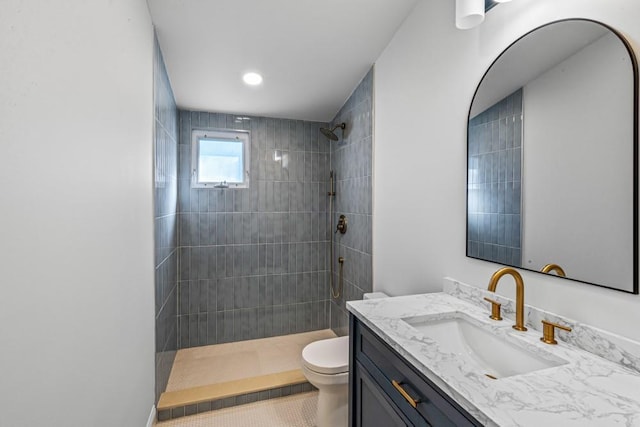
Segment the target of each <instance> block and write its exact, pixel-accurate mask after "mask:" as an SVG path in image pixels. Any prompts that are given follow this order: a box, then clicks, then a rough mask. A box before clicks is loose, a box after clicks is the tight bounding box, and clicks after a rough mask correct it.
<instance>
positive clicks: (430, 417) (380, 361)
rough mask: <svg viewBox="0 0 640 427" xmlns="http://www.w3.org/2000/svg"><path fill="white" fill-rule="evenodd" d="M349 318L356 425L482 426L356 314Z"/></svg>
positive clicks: (351, 410) (351, 415) (352, 409)
mask: <svg viewBox="0 0 640 427" xmlns="http://www.w3.org/2000/svg"><path fill="white" fill-rule="evenodd" d="M349 320H350V344H349V345H350V348H349V362H350V366H351V370H350V373H349V425H350V426H351V427H387V426H389V427H391V426H434V427H457V426H481V425H482V424H480V423H479V422H478V421H477V420H476V419H474V418H473V417H472V416H471V415H470V414H469V413H468V412H466V411H465V410H464V409H463V408H462V407H460V405H458V404H457V403H456V402H454V401H453V400H452V399H451V398H450V397H449V396H447V394H446V393H444V392H443V391H442V390H440V389H439V388H438V387H437V386H436V385H435V384H433V383H432V382H431V381H430V380H428V379H427V378H425V377H424V375H422V374H421V373H420V372H418V371H417V370H416V369H415V368H414V367H413V366H411V364H410V363H408V362H407V361H406V360H405V359H404V358H403V357H402V356H400V355H399V354H398V353H397V352H396V351H395V350H393V349H392V348H391V347H389V345H388V344H386V343H385V342H383V341H382V340H381V339H380V338H379V337H378V336H377V335H376V334H374V333H373V332H372V331H371V330H370V329H369V328H368V327H366V326H365V325H364V324H362V323H361V322H360V321H359V320H358V319H357V318H356V317H355V316H353V315H350V316H349ZM394 383H395V384H394ZM412 402H413V403H415V407H414V406H413V405H412Z"/></svg>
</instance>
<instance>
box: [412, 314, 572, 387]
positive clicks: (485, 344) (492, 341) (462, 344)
mask: <svg viewBox="0 0 640 427" xmlns="http://www.w3.org/2000/svg"><path fill="white" fill-rule="evenodd" d="M402 320H403V321H405V322H406V323H408V324H409V325H411V326H412V327H413V328H415V329H417V330H418V331H419V332H421V333H422V334H423V335H424V336H425V337H427V338H430V339H432V340H433V341H435V342H436V343H437V344H438V346H439V347H440V350H441V351H442V352H446V353H454V354H456V355H457V356H458V358H459V359H460V361H461V362H466V365H467V366H470V367H471V368H472V369H477V372H478V374H481V375H482V374H484V375H486V376H488V377H489V378H493V379H500V378H505V377H510V376H513V375H519V374H525V373H527V372H533V371H537V370H540V369H546V368H552V367H554V366H560V365H564V364H565V363H568V362H567V361H566V360H562V359H560V358H557V357H555V356H553V355H551V354H539V353H536V352H533V351H531V350H529V349H526V348H523V347H521V346H519V345H517V344H516V343H514V342H510V340H509V337H508V336H506V334H505V336H498V335H496V334H494V332H492V330H491V329H489V328H486V329H485V328H483V327H481V326H478V325H476V324H474V323H471V321H469V320H468V319H467V318H466V317H465V316H464V315H463V314H462V313H456V316H455V317H452V318H448V319H440V320H433V319H429V318H426V317H424V316H417V317H408V318H404V319H402ZM511 341H512V340H511Z"/></svg>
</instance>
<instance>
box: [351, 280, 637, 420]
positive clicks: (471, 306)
mask: <svg viewBox="0 0 640 427" xmlns="http://www.w3.org/2000/svg"><path fill="white" fill-rule="evenodd" d="M486 294H487V291H485V290H483V289H479V288H475V287H471V286H469V285H465V284H461V283H459V282H455V281H453V280H450V279H445V292H441V293H434V294H424V295H411V296H403V297H395V298H387V299H380V300H366V301H353V302H349V303H347V308H348V310H349V311H350V317H351V324H350V326H351V335H350V336H351V342H350V345H351V349H350V363H351V370H350V383H349V384H350V402H349V403H350V414H349V418H350V425H351V426H354V427H356V426H357V427H368V426H380V425H385V426H404V425H416V426H429V425H433V426H481V425H482V426H541V425H548V426H563V427H570V426H576V427H577V426H580V427H585V426H613V425H625V426H636V425H637V426H640V394H639V393H638V390H640V343H635V342H632V341H629V340H626V339H624V338H622V337H618V336H616V335H614V334H608V333H606V332H602V331H599V330H597V329H595V328H592V327H590V326H588V325H582V324H579V323H577V322H574V321H572V320H570V319H563V318H561V317H559V316H557V315H554V314H553V313H548V312H544V311H541V310H538V309H536V308H534V307H530V306H526V310H527V316H526V319H527V327H528V328H529V330H528V331H525V332H522V331H516V330H513V329H512V327H511V326H512V324H513V323H514V321H513V316H512V315H513V313H514V304H513V301H510V300H508V299H507V298H503V297H499V296H495V297H496V298H499V299H500V301H501V302H502V304H503V309H504V314H505V318H504V319H503V320H502V321H494V320H491V319H489V317H488V315H489V310H490V307H489V305H488V304H487V303H486V302H484V301H483V296H485V295H486ZM542 319H546V320H549V321H553V322H560V323H563V324H565V325H570V326H571V327H572V328H573V332H568V333H567V332H563V331H559V332H558V340H559V344H558V345H548V344H544V343H542V342H541V341H540V337H541V336H542V333H541V330H542V325H541V324H540V326H538V325H537V323H540V321H541V320H542ZM458 334H461V335H460V336H458ZM457 345H460V346H458V347H456V346H457ZM465 346H466V348H465ZM594 353H595V354H594Z"/></svg>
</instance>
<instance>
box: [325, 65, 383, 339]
mask: <svg viewBox="0 0 640 427" xmlns="http://www.w3.org/2000/svg"><path fill="white" fill-rule="evenodd" d="M373 74H374V71H373V68H371V70H369V72H368V73H367V75H366V76H365V77H364V78H363V79H362V81H361V82H360V83H359V85H358V87H357V88H356V89H355V90H354V91H353V93H352V94H351V96H350V97H349V99H348V100H347V102H346V103H345V104H344V105H343V106H342V108H341V109H340V111H339V112H338V114H337V115H336V117H335V118H334V119H333V121H332V126H335V125H336V124H339V123H342V122H345V123H346V129H345V130H344V132H343V133H342V135H341V134H340V131H339V130H338V136H341V138H340V140H339V141H337V142H334V143H332V145H331V167H332V169H333V171H334V172H335V174H336V197H335V210H334V219H333V223H334V227H335V224H337V221H338V217H339V216H340V215H346V216H347V221H348V228H347V233H346V234H340V233H337V234H335V235H334V236H335V240H334V249H335V250H334V259H333V262H334V266H335V268H334V275H333V277H334V286H335V289H337V288H338V284H339V272H340V264H339V263H338V257H344V259H345V261H344V267H343V292H342V295H341V296H340V298H338V299H332V300H331V301H332V303H331V329H333V331H334V332H335V333H336V334H338V335H346V334H348V332H349V323H348V315H347V311H346V308H345V302H346V301H351V300H359V299H362V294H363V293H365V292H371V291H372V286H373V279H372V261H371V246H372V244H371V231H372V194H373V193H372V177H373V173H372V172H373V142H372V141H373V140H372V135H373V110H372V105H373V102H372V101H373V78H374V76H373Z"/></svg>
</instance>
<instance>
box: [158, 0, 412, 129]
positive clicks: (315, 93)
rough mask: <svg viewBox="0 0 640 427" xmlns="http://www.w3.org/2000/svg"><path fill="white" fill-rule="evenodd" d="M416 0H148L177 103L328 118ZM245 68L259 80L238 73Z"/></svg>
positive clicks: (217, 109)
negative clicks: (252, 83)
mask: <svg viewBox="0 0 640 427" xmlns="http://www.w3.org/2000/svg"><path fill="white" fill-rule="evenodd" d="M417 1H419V0H148V3H149V9H150V11H151V17H152V19H153V23H154V25H155V27H156V32H157V34H158V40H159V42H160V46H161V49H162V53H163V55H164V59H165V63H166V66H167V71H168V73H169V78H170V80H171V86H172V88H173V91H174V95H175V97H176V102H177V104H178V106H179V107H180V108H184V109H192V110H199V111H212V112H227V113H242V114H250V115H260V116H268V117H280V118H291V119H303V120H316V121H324V122H326V121H330V120H331V119H333V117H334V115H335V114H336V113H337V112H338V109H339V108H340V107H341V106H342V105H343V104H344V102H345V101H346V100H347V99H348V97H349V95H350V94H351V92H352V91H353V89H355V87H356V85H357V84H358V82H359V81H360V80H361V79H362V77H364V76H365V74H366V73H367V71H368V70H369V68H370V67H371V66H372V65H373V63H374V62H375V60H376V59H377V58H378V56H379V55H380V53H382V51H383V50H384V48H385V47H386V46H387V44H388V43H389V41H390V40H391V38H392V37H393V35H394V33H395V32H396V30H397V29H398V27H399V26H400V24H401V23H402V22H403V21H404V19H405V17H406V16H407V15H408V14H409V12H410V11H411V9H412V8H413V6H414V5H415V4H416V3H417ZM246 71H258V72H260V73H261V74H262V75H263V76H264V82H263V84H262V85H261V86H259V87H255V88H251V87H247V86H246V85H245V84H244V83H243V82H242V75H243V74H244V73H245V72H246Z"/></svg>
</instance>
